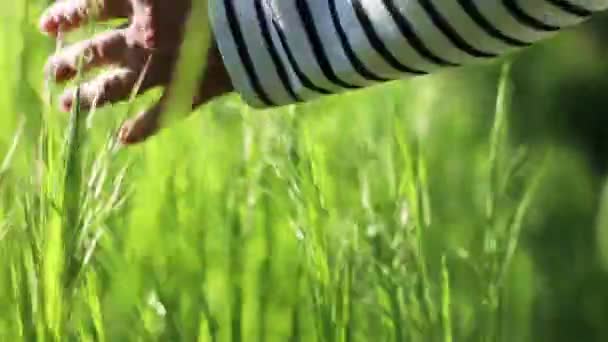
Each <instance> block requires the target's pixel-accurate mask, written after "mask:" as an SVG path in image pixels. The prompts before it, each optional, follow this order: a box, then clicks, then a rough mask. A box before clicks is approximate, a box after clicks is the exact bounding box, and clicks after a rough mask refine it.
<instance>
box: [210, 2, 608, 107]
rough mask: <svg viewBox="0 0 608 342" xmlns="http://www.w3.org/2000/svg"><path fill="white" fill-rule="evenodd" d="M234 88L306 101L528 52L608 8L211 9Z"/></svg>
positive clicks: (261, 103)
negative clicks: (536, 45) (519, 51)
mask: <svg viewBox="0 0 608 342" xmlns="http://www.w3.org/2000/svg"><path fill="white" fill-rule="evenodd" d="M210 6H211V7H210V14H211V23H212V27H213V30H214V34H215V37H216V41H217V44H218V47H219V50H220V52H221V54H222V56H223V58H224V62H225V64H226V68H227V70H228V73H229V74H230V77H231V79H232V81H233V84H234V87H235V89H236V91H237V92H239V93H240V94H241V96H242V98H243V99H244V100H245V101H246V102H247V103H248V104H250V105H251V106H254V107H258V108H260V107H273V106H280V105H286V104H292V103H297V102H302V101H309V100H311V99H314V98H317V97H319V96H322V95H328V94H336V93H340V92H342V91H344V90H349V89H357V88H362V87H366V86H369V85H373V84H376V83H379V82H384V81H389V80H395V79H402V78H406V77H411V76H416V75H425V74H428V73H432V72H434V71H436V70H438V69H440V68H446V67H456V66H460V65H463V64H469V63H471V62H475V61H478V60H483V59H489V58H492V57H496V56H499V55H501V54H504V53H506V52H509V51H512V50H515V49H518V48H522V47H526V46H529V45H531V44H532V43H534V42H536V41H538V40H541V39H544V38H548V37H550V36H552V35H554V34H555V33H556V32H557V31H559V30H560V29H561V28H565V27H568V26H572V25H576V24H578V23H580V22H582V21H584V20H586V19H587V18H589V17H590V16H591V15H592V14H593V12H596V11H600V10H604V9H606V8H608V0H213V1H211V3H210Z"/></svg>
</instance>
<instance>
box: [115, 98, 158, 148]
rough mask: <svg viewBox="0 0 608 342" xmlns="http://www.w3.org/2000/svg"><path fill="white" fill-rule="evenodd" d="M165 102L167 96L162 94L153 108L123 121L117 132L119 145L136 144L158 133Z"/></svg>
mask: <svg viewBox="0 0 608 342" xmlns="http://www.w3.org/2000/svg"><path fill="white" fill-rule="evenodd" d="M167 100H168V96H167V95H166V94H164V95H163V97H162V98H161V99H160V100H159V102H158V103H157V104H156V105H155V106H153V107H152V108H150V109H149V110H147V111H144V112H142V113H140V114H139V115H137V116H136V117H135V118H132V119H128V120H127V121H125V122H124V123H123V125H122V127H121V128H120V131H119V132H118V139H119V141H120V143H121V144H123V145H133V144H138V143H141V142H143V141H145V140H147V139H148V138H150V137H152V136H153V135H155V134H156V133H158V131H159V130H160V129H161V124H160V118H161V115H162V112H163V110H164V109H165V105H166V103H167Z"/></svg>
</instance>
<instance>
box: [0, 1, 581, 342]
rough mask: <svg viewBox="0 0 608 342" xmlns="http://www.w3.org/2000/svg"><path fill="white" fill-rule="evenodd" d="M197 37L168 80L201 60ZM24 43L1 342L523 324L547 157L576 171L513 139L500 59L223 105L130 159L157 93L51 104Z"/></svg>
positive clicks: (7, 140)
mask: <svg viewBox="0 0 608 342" xmlns="http://www.w3.org/2000/svg"><path fill="white" fill-rule="evenodd" d="M24 3H25V4H27V2H24ZM36 5H37V6H36V9H41V8H42V4H41V3H36ZM38 7H40V8H38ZM203 7H204V6H203ZM203 7H201V8H198V10H199V11H200V13H201V14H202V13H204V12H205V10H204V8H203ZM0 8H1V5H0ZM34 12H36V10H32V11H30V10H28V11H26V13H25V14H26V15H25V16H23V15H24V13H22V12H21V11H18V15H17V14H16V16H19V17H20V16H23V20H22V22H19V21H15V22H7V23H5V24H4V25H6V27H13V26H15V25H17V26H18V27H25V24H26V23H29V22H32V21H33V19H32V18H34V17H35V14H36V13H34ZM4 31H5V29H4V28H3V27H2V26H0V34H2V35H6V32H4ZM195 38H196V35H193V36H191V37H189V39H188V40H187V42H188V43H187V44H186V46H185V47H184V50H183V51H185V52H188V53H187V54H185V57H184V60H183V61H184V64H183V65H182V66H181V67H180V70H182V71H184V70H186V71H188V70H191V69H192V70H194V69H195V68H198V69H197V70H201V66H200V65H198V64H197V63H196V61H198V60H203V58H202V57H203V56H204V51H202V50H204V49H201V48H200V47H201V46H202V44H201V46H198V48H197V49H195V48H191V46H190V45H189V44H194V45H196V44H198V43H199V42H198V41H197V39H195ZM20 39H21V41H26V40H27V41H28V42H29V41H32V42H33V41H36V42H42V38H39V37H38V36H37V35H36V33H34V32H31V31H27V32H26V31H24V32H22V33H21V38H20ZM41 44H42V43H41ZM37 46H38V45H29V44H28V45H24V47H22V49H21V50H20V51H21V52H20V54H16V55H15V56H21V57H22V58H21V59H20V60H21V61H25V62H23V65H22V70H21V71H20V73H21V76H19V77H18V78H17V79H14V80H12V81H11V82H10V83H4V84H1V85H0V90H4V91H6V92H13V91H14V92H15V93H16V94H17V96H16V97H15V98H16V99H18V100H17V101H15V102H13V101H9V100H0V111H1V112H2V115H3V116H2V117H1V118H0V123H5V125H4V126H2V127H1V128H2V129H1V130H0V132H2V133H3V134H5V133H6V135H2V136H0V152H1V153H2V154H1V155H0V163H1V164H0V260H1V262H2V266H0V307H2V308H3V310H1V311H0V340H2V341H4V340H7V341H8V340H50V341H66V340H86V341H126V340H129V341H130V340H138V341H341V342H342V341H344V342H346V341H371V340H374V339H378V340H380V341H398V342H401V341H445V342H451V341H465V340H466V341H468V340H471V341H501V340H504V341H511V340H517V341H519V340H529V338H530V336H532V335H533V334H532V329H531V327H530V324H531V323H530V322H532V318H531V314H530V311H531V310H532V309H531V308H532V305H533V304H532V299H531V298H532V297H533V296H534V293H535V290H534V286H535V283H534V279H535V276H536V274H537V273H538V272H539V270H538V269H536V268H535V265H533V263H532V262H531V261H530V260H531V254H532V253H531V252H530V251H529V250H528V249H526V248H525V247H526V246H523V247H524V248H520V242H521V241H522V234H523V233H524V232H525V231H526V229H527V227H530V226H535V225H536V226H538V223H537V222H538V220H540V219H539V218H538V217H539V216H541V217H542V214H539V212H541V213H542V208H544V207H543V205H545V202H542V204H538V203H539V201H537V200H536V199H537V193H542V195H541V198H543V199H546V198H547V197H550V198H551V196H549V195H547V193H548V192H549V190H551V189H552V188H553V187H555V182H557V181H556V179H561V178H562V173H560V172H562V168H561V166H562V165H564V164H568V163H570V165H571V166H570V168H568V171H567V172H566V171H563V172H564V174H566V175H567V176H572V175H574V176H573V178H572V179H576V178H577V177H580V179H583V178H584V175H585V171H584V167H582V166H579V165H581V163H576V162H573V160H576V158H574V157H570V152H568V151H563V150H560V148H559V147H557V148H551V149H549V148H547V147H546V146H544V145H542V144H539V145H535V146H529V145H526V146H519V145H518V144H517V143H515V142H514V141H513V140H512V139H511V136H510V134H509V132H510V118H511V117H512V115H513V112H512V106H511V104H512V103H513V101H516V100H517V97H516V96H514V95H513V94H514V91H513V88H512V64H511V63H510V62H509V61H502V62H504V63H502V62H501V63H497V64H496V65H491V66H484V67H479V69H475V70H474V71H471V73H473V72H477V76H478V78H477V79H475V80H474V81H469V80H468V79H464V75H465V74H466V73H465V72H460V71H456V72H452V73H444V74H440V75H437V76H432V77H429V78H423V79H415V80H411V81H410V82H396V83H392V84H388V85H385V86H381V87H378V88H374V89H369V90H366V91H363V92H357V93H351V94H348V95H345V96H341V97H332V98H327V99H324V100H322V101H318V102H313V103H310V104H306V105H303V106H299V107H285V108H281V109H278V110H269V111H254V110H252V109H250V108H247V107H246V106H245V105H243V104H242V103H241V102H240V100H239V99H238V98H237V97H236V96H229V97H227V98H224V99H221V100H219V101H216V102H214V103H212V104H210V105H209V106H206V107H204V108H202V109H201V110H199V111H197V113H196V114H195V115H194V116H193V117H191V118H189V119H187V120H180V122H177V120H176V121H175V122H172V123H171V124H172V126H173V128H172V129H170V130H166V131H163V132H162V134H160V135H159V136H158V137H155V138H154V139H152V140H150V141H149V142H148V143H146V144H145V145H142V146H137V147H133V148H128V149H125V148H119V147H118V146H117V143H116V141H115V138H114V133H115V128H116V127H117V123H119V122H120V121H121V120H122V119H124V118H125V116H126V115H127V114H132V113H134V111H135V108H139V107H142V106H144V105H147V104H148V103H149V102H151V99H152V98H153V97H154V95H157V94H151V96H148V97H145V98H144V99H142V100H137V101H134V102H132V103H125V104H120V105H116V106H114V107H110V108H104V109H98V110H97V112H96V115H95V117H94V118H93V119H91V118H89V117H87V114H88V113H85V112H82V111H80V110H78V109H77V107H75V110H74V111H73V112H72V113H71V114H69V115H67V116H65V115H61V114H59V113H58V112H57V111H56V110H55V109H54V106H55V104H54V103H53V102H52V101H51V102H48V103H47V102H45V101H44V100H45V99H44V89H43V84H44V82H43V80H42V75H40V77H39V78H37V79H36V81H30V78H35V77H34V76H27V77H26V76H25V74H28V75H29V73H30V72H31V71H29V68H32V69H35V70H40V69H41V65H42V62H43V60H44V56H45V55H46V54H47V53H50V51H49V50H50V49H49V48H50V46H47V48H44V47H37ZM41 46H42V45H41ZM7 55H8V54H2V53H0V56H5V57H2V58H9V59H10V58H13V59H11V60H16V59H15V58H14V57H15V56H12V57H6V56H7ZM11 63H13V62H11ZM11 65H12V64H11ZM501 65H502V67H501ZM480 70H481V71H480ZM32 73H33V72H32ZM482 73H483V75H480V74H482ZM33 74H35V73H33ZM182 75H183V76H184V77H185V81H184V83H183V84H182V86H183V88H179V86H178V88H176V89H180V90H178V91H176V93H178V94H181V95H182V96H181V101H182V102H181V103H178V102H179V100H180V99H179V98H180V97H178V98H177V100H178V101H177V102H176V103H177V105H176V106H177V107H176V108H177V109H175V110H173V111H169V112H168V115H177V116H184V114H183V113H184V112H186V111H185V110H184V108H185V107H179V105H180V104H181V105H182V106H186V105H187V103H186V104H184V103H185V102H183V99H184V98H187V96H186V95H185V94H189V93H191V90H192V87H193V84H194V81H196V77H195V76H196V73H183V74H182ZM471 78H473V76H471ZM38 81H39V82H38ZM474 84H478V85H477V86H475V85H474ZM488 88H491V90H488ZM50 91H51V92H52V93H53V95H56V93H57V89H54V88H51V89H50ZM3 98H4V97H0V99H3ZM140 101H141V102H140ZM178 107H179V108H178ZM23 118H26V119H27V120H25V121H23ZM32 118H33V119H32ZM37 118H38V119H37ZM169 118H172V117H171V116H170V117H169ZM87 119H89V120H90V121H89V122H87ZM32 120H33V121H32ZM32 122H34V123H35V124H32ZM20 123H21V124H20ZM9 132H10V134H8V133H9ZM553 147H555V146H553ZM549 151H551V152H552V153H549ZM580 169H583V171H580ZM546 173H549V177H548V178H549V182H548V183H546V184H548V185H545V186H544V187H543V184H545V183H544V180H545V178H544V176H545V174H546ZM573 182H574V181H573ZM581 182H582V181H581ZM574 184H575V185H573V186H571V188H576V189H579V191H580V192H581V193H583V194H582V195H579V196H578V197H576V198H585V194H586V193H584V191H585V189H587V187H584V186H581V185H580V184H579V183H576V182H574ZM548 189H549V190H548ZM573 196H574V195H573ZM577 202H580V201H578V200H577ZM530 217H532V219H530ZM534 219H535V220H536V221H535V220H534ZM535 222H536V223H535ZM522 284H523V285H522Z"/></svg>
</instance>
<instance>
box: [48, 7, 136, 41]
mask: <svg viewBox="0 0 608 342" xmlns="http://www.w3.org/2000/svg"><path fill="white" fill-rule="evenodd" d="M128 4H129V2H128V1H125V0H65V1H60V2H56V3H55V4H53V5H51V7H49V8H48V9H47V10H46V11H45V12H44V13H43V14H42V16H41V17H40V30H41V31H42V32H44V33H46V34H48V35H51V36H56V35H57V34H58V33H59V32H68V31H71V30H74V29H76V28H78V27H81V26H82V25H84V24H85V23H86V22H88V21H89V20H92V19H95V20H107V19H112V18H123V17H126V16H128V14H129V5H128Z"/></svg>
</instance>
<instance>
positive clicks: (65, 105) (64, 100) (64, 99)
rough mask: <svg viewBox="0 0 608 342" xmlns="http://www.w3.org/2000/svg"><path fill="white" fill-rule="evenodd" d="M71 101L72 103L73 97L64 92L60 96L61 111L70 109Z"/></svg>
mask: <svg viewBox="0 0 608 342" xmlns="http://www.w3.org/2000/svg"><path fill="white" fill-rule="evenodd" d="M73 103H74V99H73V95H72V94H64V95H63V96H61V100H60V106H61V110H62V111H64V112H69V111H71V110H72V105H73Z"/></svg>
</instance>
